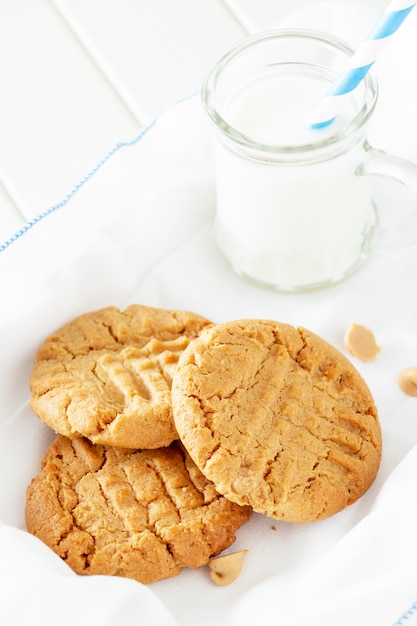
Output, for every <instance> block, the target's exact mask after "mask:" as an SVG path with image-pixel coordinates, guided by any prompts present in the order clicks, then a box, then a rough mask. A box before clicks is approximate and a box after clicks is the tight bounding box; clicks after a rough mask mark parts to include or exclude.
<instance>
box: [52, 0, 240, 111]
mask: <svg viewBox="0 0 417 626" xmlns="http://www.w3.org/2000/svg"><path fill="white" fill-rule="evenodd" d="M54 1H55V4H56V6H57V7H59V9H60V10H61V11H62V14H63V15H65V17H66V19H67V20H68V23H69V24H71V26H72V28H73V29H74V31H75V32H77V33H78V35H79V37H80V40H81V41H82V42H83V44H84V45H85V47H86V49H87V50H88V51H89V52H90V54H91V55H92V57H93V58H94V59H96V61H97V64H98V65H99V67H100V68H101V69H102V71H103V73H104V74H105V75H106V76H108V78H109V81H111V82H112V84H113V85H114V86H115V88H116V89H117V90H118V91H119V93H121V94H122V95H123V98H124V99H125V101H126V102H127V103H129V106H130V108H131V109H132V110H133V111H134V112H135V115H137V117H138V118H139V119H140V120H142V121H144V122H145V121H149V120H150V119H152V118H153V117H154V116H155V115H156V114H157V113H159V112H160V111H161V110H162V109H163V108H165V107H166V106H168V105H169V104H171V103H172V102H174V101H175V100H177V99H180V98H183V97H184V96H186V95H188V94H190V93H192V92H194V91H196V90H198V89H199V88H200V84H201V77H202V74H203V73H204V71H205V69H206V67H207V66H208V65H209V64H210V63H211V62H212V60H213V59H214V56H215V55H217V54H220V52H222V51H223V49H224V48H225V47H227V46H229V45H230V44H231V43H233V42H234V41H235V40H237V39H239V38H241V37H243V36H244V35H245V30H244V29H243V28H242V27H241V26H240V25H239V23H238V22H237V21H236V19H235V18H234V17H233V16H232V15H231V14H230V13H229V12H228V11H227V10H225V8H224V6H223V5H222V3H221V2H220V1H219V0H210V1H207V0H175V2H167V0H152V2H144V1H142V2H138V1H137V0H118V2H113V1H109V0H104V2H103V1H101V0H89V2H85V0H54Z"/></svg>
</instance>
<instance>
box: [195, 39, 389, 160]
mask: <svg viewBox="0 0 417 626" xmlns="http://www.w3.org/2000/svg"><path fill="white" fill-rule="evenodd" d="M285 38H288V39H297V38H299V39H307V40H311V41H317V42H321V43H323V44H325V45H328V46H331V47H332V48H334V49H337V50H339V51H341V52H342V53H344V54H345V55H346V56H347V57H348V58H349V57H351V56H352V55H353V54H354V52H355V49H354V47H353V46H351V45H350V44H349V43H348V42H346V41H344V40H343V39H341V38H340V37H338V36H336V35H332V34H330V33H327V32H324V31H320V30H314V29H307V28H278V29H274V30H269V31H267V32H262V33H258V34H256V35H251V36H249V37H246V38H244V39H243V40H240V41H239V42H237V43H236V44H234V45H233V46H231V47H230V48H229V49H228V50H226V52H224V53H223V54H222V55H220V56H219V57H218V58H217V60H215V61H214V63H213V64H212V65H211V67H209V69H208V71H207V72H206V74H205V76H204V78H203V81H202V87H201V99H202V102H203V106H204V109H205V111H206V113H207V115H208V117H209V119H210V120H211V122H212V123H213V124H214V126H215V127H216V128H217V129H219V130H221V131H222V133H223V134H224V135H225V136H226V137H227V138H228V139H230V140H231V141H232V142H233V143H235V144H236V143H237V144H239V145H240V146H242V147H244V148H246V149H248V150H252V151H254V152H257V153H266V154H269V155H270V156H272V155H274V154H275V155H282V154H287V155H289V154H298V155H299V154H300V153H307V152H312V151H318V150H320V149H324V148H327V147H329V146H330V145H332V144H336V143H340V142H341V141H343V140H344V139H347V138H348V137H350V136H351V135H352V134H355V133H356V132H358V131H359V130H360V129H361V128H363V126H364V125H365V124H366V123H367V121H368V120H369V118H370V116H371V115H372V112H373V110H374V108H375V105H376V101H377V98H378V83H377V80H376V77H375V76H374V75H373V73H372V70H371V71H369V72H368V73H367V74H366V76H365V77H364V79H363V80H362V83H363V85H364V98H363V102H362V105H361V107H360V109H359V110H358V111H357V112H356V114H355V116H354V117H352V118H351V119H350V120H349V121H348V123H347V124H345V125H343V126H341V127H339V128H338V129H337V130H335V132H334V133H330V134H327V135H326V136H325V137H323V138H321V139H320V138H318V139H317V141H314V142H308V143H300V144H295V145H287V144H268V143H262V142H258V141H256V140H254V139H252V138H251V137H250V136H248V135H246V134H244V133H242V132H240V131H239V130H237V129H236V128H234V127H233V126H232V125H231V124H230V123H229V122H227V121H226V120H225V119H224V117H223V116H222V115H221V114H220V112H219V111H218V109H217V106H216V96H215V92H216V86H217V81H218V79H219V76H220V74H221V72H222V71H223V69H224V68H225V67H226V66H227V65H228V64H229V63H230V62H232V61H233V60H234V59H235V58H237V57H238V56H239V55H240V54H241V53H242V52H245V51H246V50H247V49H249V48H252V47H254V46H256V45H257V44H259V43H261V42H267V41H271V40H277V39H285ZM317 67H319V66H317ZM367 96H368V97H367Z"/></svg>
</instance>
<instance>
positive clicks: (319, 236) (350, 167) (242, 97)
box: [215, 72, 376, 290]
mask: <svg viewBox="0 0 417 626" xmlns="http://www.w3.org/2000/svg"><path fill="white" fill-rule="evenodd" d="M327 88H328V84H326V83H325V81H323V79H321V78H320V77H315V76H306V75H305V74H302V75H299V76H295V77H294V76H293V75H289V74H288V73H287V72H285V73H280V74H276V75H268V76H264V77H262V78H260V79H259V80H257V81H255V82H253V83H251V84H250V85H249V86H246V87H244V88H243V89H241V90H240V91H239V93H237V94H235V95H234V97H232V98H230V99H229V102H228V103H227V106H226V109H225V112H224V118H225V120H226V121H227V123H228V124H229V125H230V126H231V127H233V128H235V129H236V130H238V131H239V132H240V133H243V134H245V135H247V136H248V137H250V138H251V139H252V140H255V141H256V142H258V143H261V144H267V145H269V146H273V145H275V146H284V145H286V146H300V145H303V144H309V143H316V142H317V141H318V140H322V139H323V138H325V137H326V136H329V135H333V134H334V133H335V131H336V130H337V129H338V128H341V127H342V126H343V124H344V123H345V122H346V119H347V118H348V119H350V117H354V111H355V104H354V102H352V103H351V107H350V109H351V110H349V105H348V110H347V111H345V112H344V113H343V115H341V116H340V117H338V119H337V121H335V122H334V123H333V124H332V125H331V126H330V127H328V128H327V129H322V130H320V131H317V130H312V129H310V128H309V127H308V119H309V116H310V115H311V113H312V111H313V110H314V106H315V105H316V104H317V102H319V99H320V98H321V97H323V94H324V93H325V91H326V90H327ZM330 151H331V148H330ZM365 159H366V154H365V151H364V148H363V146H362V143H361V142H359V143H358V144H356V145H353V147H351V148H350V149H349V150H347V151H345V152H344V153H342V154H341V155H339V156H336V157H333V158H329V156H328V155H327V156H325V160H323V161H321V162H316V163H311V162H310V163H308V162H302V161H301V160H299V161H298V162H296V163H278V164H277V163H268V162H266V160H265V157H264V160H262V161H255V160H253V159H247V158H244V157H243V156H241V155H239V154H236V153H235V152H233V151H232V150H230V149H229V148H227V147H225V146H224V145H223V144H222V143H221V142H220V141H217V142H215V167H216V185H217V218H216V238H217V242H218V244H219V247H220V248H221V249H222V251H223V252H224V254H225V255H226V257H227V258H228V259H229V261H230V262H231V264H232V266H233V268H234V270H235V271H236V272H237V273H239V274H241V275H244V276H246V277H249V278H251V279H253V280H255V281H257V282H260V283H264V284H267V285H270V286H274V287H278V288H280V289H284V290H293V289H301V288H302V287H303V286H306V285H308V286H312V285H315V284H321V283H328V282H334V281H337V280H340V279H341V278H342V277H343V276H345V275H347V274H348V273H350V271H351V270H353V268H354V267H355V265H357V263H358V262H359V260H360V259H361V257H363V255H364V248H365V247H366V243H364V242H366V238H367V235H369V233H370V232H371V231H372V229H373V227H374V226H375V219H376V218H375V210H374V207H373V204H372V201H371V197H370V190H369V188H368V187H369V177H367V176H360V175H358V174H357V173H355V172H356V170H357V169H358V167H359V166H360V164H361V163H362V162H363V161H364V160H365Z"/></svg>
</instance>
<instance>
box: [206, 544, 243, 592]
mask: <svg viewBox="0 0 417 626" xmlns="http://www.w3.org/2000/svg"><path fill="white" fill-rule="evenodd" d="M248 552H249V550H240V551H239V552H232V553H231V554H225V555H224V556H218V557H216V558H215V559H211V560H210V561H209V563H208V566H209V569H210V577H211V580H212V581H213V582H215V583H216V585H221V586H225V585H230V583H232V582H233V581H234V580H236V578H237V577H238V576H239V574H240V572H241V570H242V566H243V559H244V557H245V556H246V555H247V554H248Z"/></svg>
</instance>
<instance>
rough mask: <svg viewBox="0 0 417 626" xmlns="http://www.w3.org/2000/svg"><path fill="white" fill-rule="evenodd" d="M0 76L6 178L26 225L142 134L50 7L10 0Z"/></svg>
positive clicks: (1, 33)
mask: <svg viewBox="0 0 417 626" xmlns="http://www.w3.org/2000/svg"><path fill="white" fill-rule="evenodd" d="M0 76H1V77H2V96H1V99H0V137H1V141H0V171H3V172H4V176H6V178H7V181H8V187H9V189H10V190H11V192H12V194H13V199H14V202H15V203H16V204H17V206H19V208H20V210H21V211H22V213H24V214H25V215H26V217H31V216H33V215H35V214H36V213H38V212H39V211H40V210H43V209H45V208H47V206H48V205H50V204H53V203H55V202H57V201H58V200H59V199H60V198H61V197H62V194H63V193H66V192H67V191H68V190H69V188H71V187H72V185H73V184H74V183H75V182H76V181H77V180H78V179H79V178H80V177H81V176H83V175H84V174H85V172H86V171H87V170H88V169H89V168H90V167H91V166H92V165H93V163H94V162H95V161H96V160H97V159H99V158H100V157H101V156H102V154H103V153H104V152H105V151H106V150H108V149H109V148H110V147H111V146H112V144H113V143H114V142H115V141H116V140H120V139H122V138H130V137H131V136H133V135H134V134H135V133H136V132H137V131H138V129H139V124H138V122H137V121H136V120H134V119H133V117H132V116H131V114H130V113H129V112H128V111H127V109H126V107H125V105H124V104H123V103H122V102H121V100H120V98H119V96H118V95H117V94H116V93H115V92H114V90H113V88H112V87H111V86H110V85H109V84H108V82H107V80H106V79H105V78H104V77H103V76H102V75H101V73H100V72H98V71H97V68H96V66H95V64H94V63H93V62H92V61H91V60H90V58H89V57H88V55H87V54H86V53H85V51H84V49H83V48H82V47H81V46H80V44H79V43H78V41H77V40H76V39H75V38H74V36H73V34H72V33H71V31H70V30H69V29H68V27H67V25H66V24H65V23H64V22H63V21H62V19H61V18H60V16H59V15H58V14H57V12H56V11H55V9H54V8H53V7H52V6H51V5H50V4H49V3H48V2H47V1H46V0H2V2H1V5H0Z"/></svg>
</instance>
